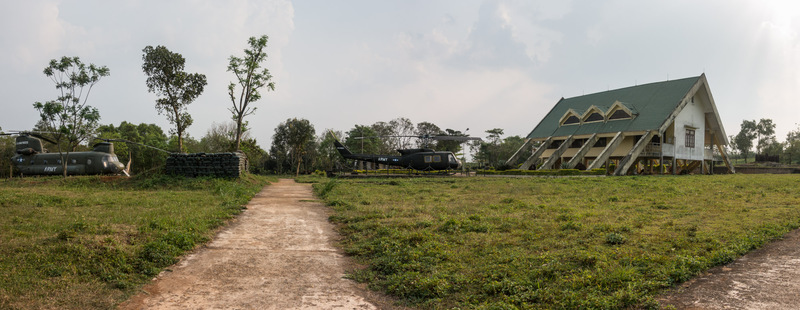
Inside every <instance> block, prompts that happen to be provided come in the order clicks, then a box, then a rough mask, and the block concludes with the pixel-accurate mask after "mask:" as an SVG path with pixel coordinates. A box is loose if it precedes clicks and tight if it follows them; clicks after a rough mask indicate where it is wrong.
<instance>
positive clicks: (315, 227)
mask: <svg viewBox="0 0 800 310" xmlns="http://www.w3.org/2000/svg"><path fill="white" fill-rule="evenodd" d="M313 199H314V197H313V195H312V193H311V185H309V184H298V183H295V182H294V181H293V180H280V182H278V183H275V184H272V185H269V186H266V187H265V188H264V189H263V190H262V191H261V192H260V193H259V194H258V195H257V196H256V197H255V198H253V200H251V201H250V203H249V204H248V206H247V210H246V211H245V212H244V213H242V214H241V215H240V216H239V217H238V219H237V220H235V221H234V222H233V223H232V224H231V225H229V226H228V227H227V228H225V229H224V230H223V231H221V232H220V233H219V234H218V235H217V236H216V238H215V239H214V240H213V241H211V242H210V243H209V244H208V245H207V246H206V247H204V248H202V249H200V250H198V251H196V252H195V253H193V254H191V255H189V256H187V257H185V258H184V259H182V260H181V261H180V262H179V263H178V264H176V265H175V266H173V267H172V268H171V271H166V272H162V274H161V275H159V276H158V278H157V280H155V281H154V282H152V283H151V284H148V285H147V286H145V287H144V292H143V293H141V294H139V295H137V296H134V297H133V298H132V299H131V300H129V301H127V302H125V303H124V304H122V305H121V306H120V309H378V308H380V309H386V308H394V307H392V306H391V303H390V302H388V301H386V300H383V299H382V298H381V297H379V296H376V295H375V294H374V293H371V292H368V291H366V290H364V289H362V288H360V287H358V286H357V285H356V284H354V282H352V281H350V280H346V279H343V278H342V277H343V276H344V272H345V269H346V268H348V267H349V265H348V263H347V261H346V260H345V257H343V256H342V255H341V254H340V253H339V252H338V250H337V249H336V248H335V247H334V246H333V244H332V243H333V242H335V238H336V236H337V234H336V233H335V232H334V231H333V226H332V225H331V224H330V223H328V220H327V219H328V214H327V209H326V208H325V207H324V206H323V205H321V204H320V203H318V202H314V201H312V200H313ZM368 300H369V301H368Z"/></svg>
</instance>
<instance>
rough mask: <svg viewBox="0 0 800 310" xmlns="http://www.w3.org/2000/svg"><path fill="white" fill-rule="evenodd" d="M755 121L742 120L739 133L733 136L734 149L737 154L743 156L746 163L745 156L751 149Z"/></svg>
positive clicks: (754, 133) (754, 135) (754, 134)
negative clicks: (737, 151)
mask: <svg viewBox="0 0 800 310" xmlns="http://www.w3.org/2000/svg"><path fill="white" fill-rule="evenodd" d="M756 130H757V129H756V122H755V121H748V120H744V121H742V125H741V129H740V130H739V133H738V134H737V135H736V137H734V142H735V146H736V149H737V150H739V154H741V155H742V157H744V162H745V163H747V157H748V156H749V155H750V151H751V150H752V149H753V139H755V138H756Z"/></svg>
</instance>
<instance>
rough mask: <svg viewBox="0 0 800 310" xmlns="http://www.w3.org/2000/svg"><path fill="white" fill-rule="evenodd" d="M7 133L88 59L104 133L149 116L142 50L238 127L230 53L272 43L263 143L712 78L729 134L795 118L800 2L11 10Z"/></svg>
mask: <svg viewBox="0 0 800 310" xmlns="http://www.w3.org/2000/svg"><path fill="white" fill-rule="evenodd" d="M0 26H2V34H0V72H2V73H0V79H2V80H0V85H1V86H0V87H2V90H3V91H2V94H3V96H2V103H0V105H2V110H0V127H2V129H3V130H14V129H16V130H25V129H30V128H31V127H33V125H34V124H35V123H36V121H37V120H38V118H39V115H38V112H37V111H36V110H35V109H34V108H33V106H32V105H33V103H34V102H36V101H47V100H52V99H55V98H56V96H57V93H56V90H55V87H54V85H53V83H52V82H51V81H50V80H49V79H48V78H47V77H46V76H45V75H44V74H43V73H42V70H43V69H44V67H45V66H46V65H47V63H48V62H49V60H50V59H53V58H60V57H61V56H79V57H80V58H81V59H82V60H83V61H84V62H86V63H94V64H97V65H105V66H108V68H109V69H110V71H111V75H110V76H108V77H106V78H104V79H103V80H101V81H100V83H99V84H97V86H96V87H95V88H94V89H93V90H92V93H91V96H90V98H89V104H90V105H92V106H94V107H96V108H98V109H99V110H100V114H101V117H102V119H101V123H102V124H114V125H119V123H120V122H122V121H128V122H131V123H134V124H139V123H155V124H157V125H159V126H161V127H162V128H163V129H164V131H165V132H167V131H168V129H169V128H171V125H170V124H169V123H168V122H167V120H166V117H165V116H161V115H158V113H157V112H156V109H155V107H154V105H155V99H156V97H155V95H154V94H151V93H148V92H147V88H146V86H145V78H146V77H145V75H144V74H143V73H142V70H141V64H142V49H143V48H144V47H145V46H147V45H152V46H156V45H164V46H166V47H167V48H168V49H170V50H171V51H173V52H177V53H180V54H182V55H183V56H184V57H185V58H186V70H187V72H190V73H194V72H198V73H203V74H205V75H206V76H207V78H208V85H207V86H206V89H205V92H204V93H203V94H202V95H201V96H200V97H199V98H198V99H197V100H196V101H195V102H194V103H193V104H191V105H190V106H189V113H191V114H192V116H193V118H194V120H195V122H194V124H193V125H192V126H191V127H189V130H188V131H189V133H190V134H191V136H192V137H194V138H197V139H199V138H201V137H202V136H203V135H205V133H206V131H207V130H208V128H209V127H210V126H211V125H212V123H215V122H216V123H222V122H227V121H229V120H230V113H229V112H228V110H227V109H228V107H229V106H230V105H231V103H230V100H229V98H228V97H227V89H226V87H227V84H228V83H229V82H231V81H232V80H233V78H234V77H233V74H231V73H230V72H226V67H227V63H228V57H230V56H231V55H242V54H243V52H242V51H243V49H244V48H246V47H247V38H249V37H251V36H260V35H264V34H266V35H268V36H269V43H268V47H267V52H268V54H269V58H268V61H267V62H266V67H267V68H269V70H270V71H271V73H272V75H273V76H274V79H273V81H274V82H275V84H276V88H275V91H273V92H268V93H265V94H263V98H262V99H261V100H260V101H258V102H256V103H255V105H256V106H257V107H258V111H257V112H256V114H255V115H253V116H250V117H248V118H247V119H246V120H249V122H250V124H251V127H252V132H251V134H252V135H253V136H254V137H256V138H257V139H258V142H259V144H260V145H261V146H262V147H263V148H265V149H268V147H269V144H270V141H271V140H272V135H273V133H274V129H275V127H276V126H277V125H278V124H279V123H281V122H283V121H285V120H286V119H288V118H293V117H297V118H305V119H308V120H309V121H311V123H312V124H313V125H314V126H315V128H316V130H317V133H318V134H319V133H322V132H323V131H324V130H325V129H335V130H342V131H347V130H349V129H350V128H352V127H353V126H354V125H355V124H363V125H370V124H372V123H375V122H377V121H389V120H391V119H394V118H397V117H406V118H409V119H410V120H411V121H412V122H414V123H419V122H423V121H427V122H432V123H434V124H437V125H438V126H440V127H441V128H442V129H444V128H452V129H456V130H462V131H463V130H465V129H466V128H470V130H469V132H468V133H469V134H471V135H475V136H482V137H483V136H486V134H485V133H484V131H485V130H488V129H492V128H502V129H504V130H505V134H506V135H520V136H525V135H527V134H528V133H529V132H530V131H531V130H532V129H533V128H534V126H536V124H537V123H538V122H539V121H540V120H541V119H542V118H543V117H544V116H545V114H546V113H547V112H548V111H549V110H550V109H551V108H552V107H553V106H554V105H555V103H556V102H557V101H558V100H559V99H560V98H561V97H574V96H579V95H583V94H589V93H594V92H599V91H605V90H608V89H615V88H622V87H627V86H633V85H636V84H644V83H650V82H659V81H664V80H668V79H679V78H684V77H691V76H697V75H700V74H702V73H705V74H706V76H707V78H708V81H709V85H710V87H711V92H712V94H713V96H714V99H715V101H716V104H717V108H718V110H719V112H720V115H721V118H722V121H723V124H724V126H725V130H726V132H727V134H728V135H735V134H736V133H738V131H739V125H740V124H741V122H742V120H743V119H760V118H771V119H773V120H774V121H775V123H776V124H777V138H778V140H779V141H784V140H785V138H786V133H787V132H788V131H790V130H795V129H797V128H798V122H800V73H799V72H798V70H799V69H800V67H799V66H800V37H798V33H799V32H800V2H797V1H792V0H786V1H763V0H759V1H756V0H753V1H745V0H719V1H696V0H695V1H680V0H671V1H633V0H631V1H627V0H621V1H589V0H586V1H564V0H561V1H524V0H520V1H514V0H509V1H502V0H466V1H465V0H458V1H456V0H453V1H432V0H418V1H417V0H409V1H371V0H364V1H328V0H319V1H296V2H295V1H283V0H270V1H267V0H259V1H255V0H254V1H245V0H242V1H217V0H207V1H161V0H158V1H155V0H154V1H105V0H97V1H88V0H80V1H79V0H71V1H70V0H65V1H52V0H25V1H5V0H3V1H1V2H0Z"/></svg>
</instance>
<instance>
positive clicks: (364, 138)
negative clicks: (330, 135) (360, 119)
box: [343, 125, 386, 154]
mask: <svg viewBox="0 0 800 310" xmlns="http://www.w3.org/2000/svg"><path fill="white" fill-rule="evenodd" d="M381 136H382V134H378V133H377V132H375V131H374V129H373V127H371V126H364V125H356V126H355V127H353V129H350V131H348V132H347V138H345V140H344V142H343V143H344V145H345V146H346V147H347V148H349V149H350V150H351V151H352V152H354V153H361V154H386V153H383V152H384V151H385V149H384V145H385V144H384V142H383V138H382V137H381Z"/></svg>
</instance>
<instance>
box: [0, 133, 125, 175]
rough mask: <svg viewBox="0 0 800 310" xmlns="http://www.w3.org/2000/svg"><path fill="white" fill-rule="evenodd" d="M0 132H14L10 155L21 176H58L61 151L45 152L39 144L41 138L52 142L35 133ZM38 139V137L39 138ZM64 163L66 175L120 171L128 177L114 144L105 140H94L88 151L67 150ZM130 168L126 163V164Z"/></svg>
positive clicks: (61, 171)
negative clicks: (13, 145)
mask: <svg viewBox="0 0 800 310" xmlns="http://www.w3.org/2000/svg"><path fill="white" fill-rule="evenodd" d="M0 135H18V136H17V138H16V155H14V156H13V157H11V161H12V163H13V164H14V166H15V167H16V168H17V170H19V172H20V174H22V175H59V174H63V172H64V168H63V165H62V162H61V154H59V153H48V152H47V150H45V149H44V148H43V146H42V140H45V141H47V142H50V143H53V144H55V142H54V141H51V140H49V139H47V138H45V137H44V136H42V135H40V134H37V133H35V132H26V131H22V132H16V133H0ZM40 139H41V140H40ZM67 160H68V161H69V162H68V163H67V174H69V175H96V174H124V175H127V176H130V175H129V173H128V170H127V169H126V166H125V165H123V164H122V163H121V162H120V161H119V158H117V155H116V154H114V144H112V143H111V142H109V141H103V142H99V143H96V144H95V145H94V146H93V147H92V150H91V151H86V152H70V153H69V156H68V159H67ZM128 164H129V165H128V167H130V163H128Z"/></svg>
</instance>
